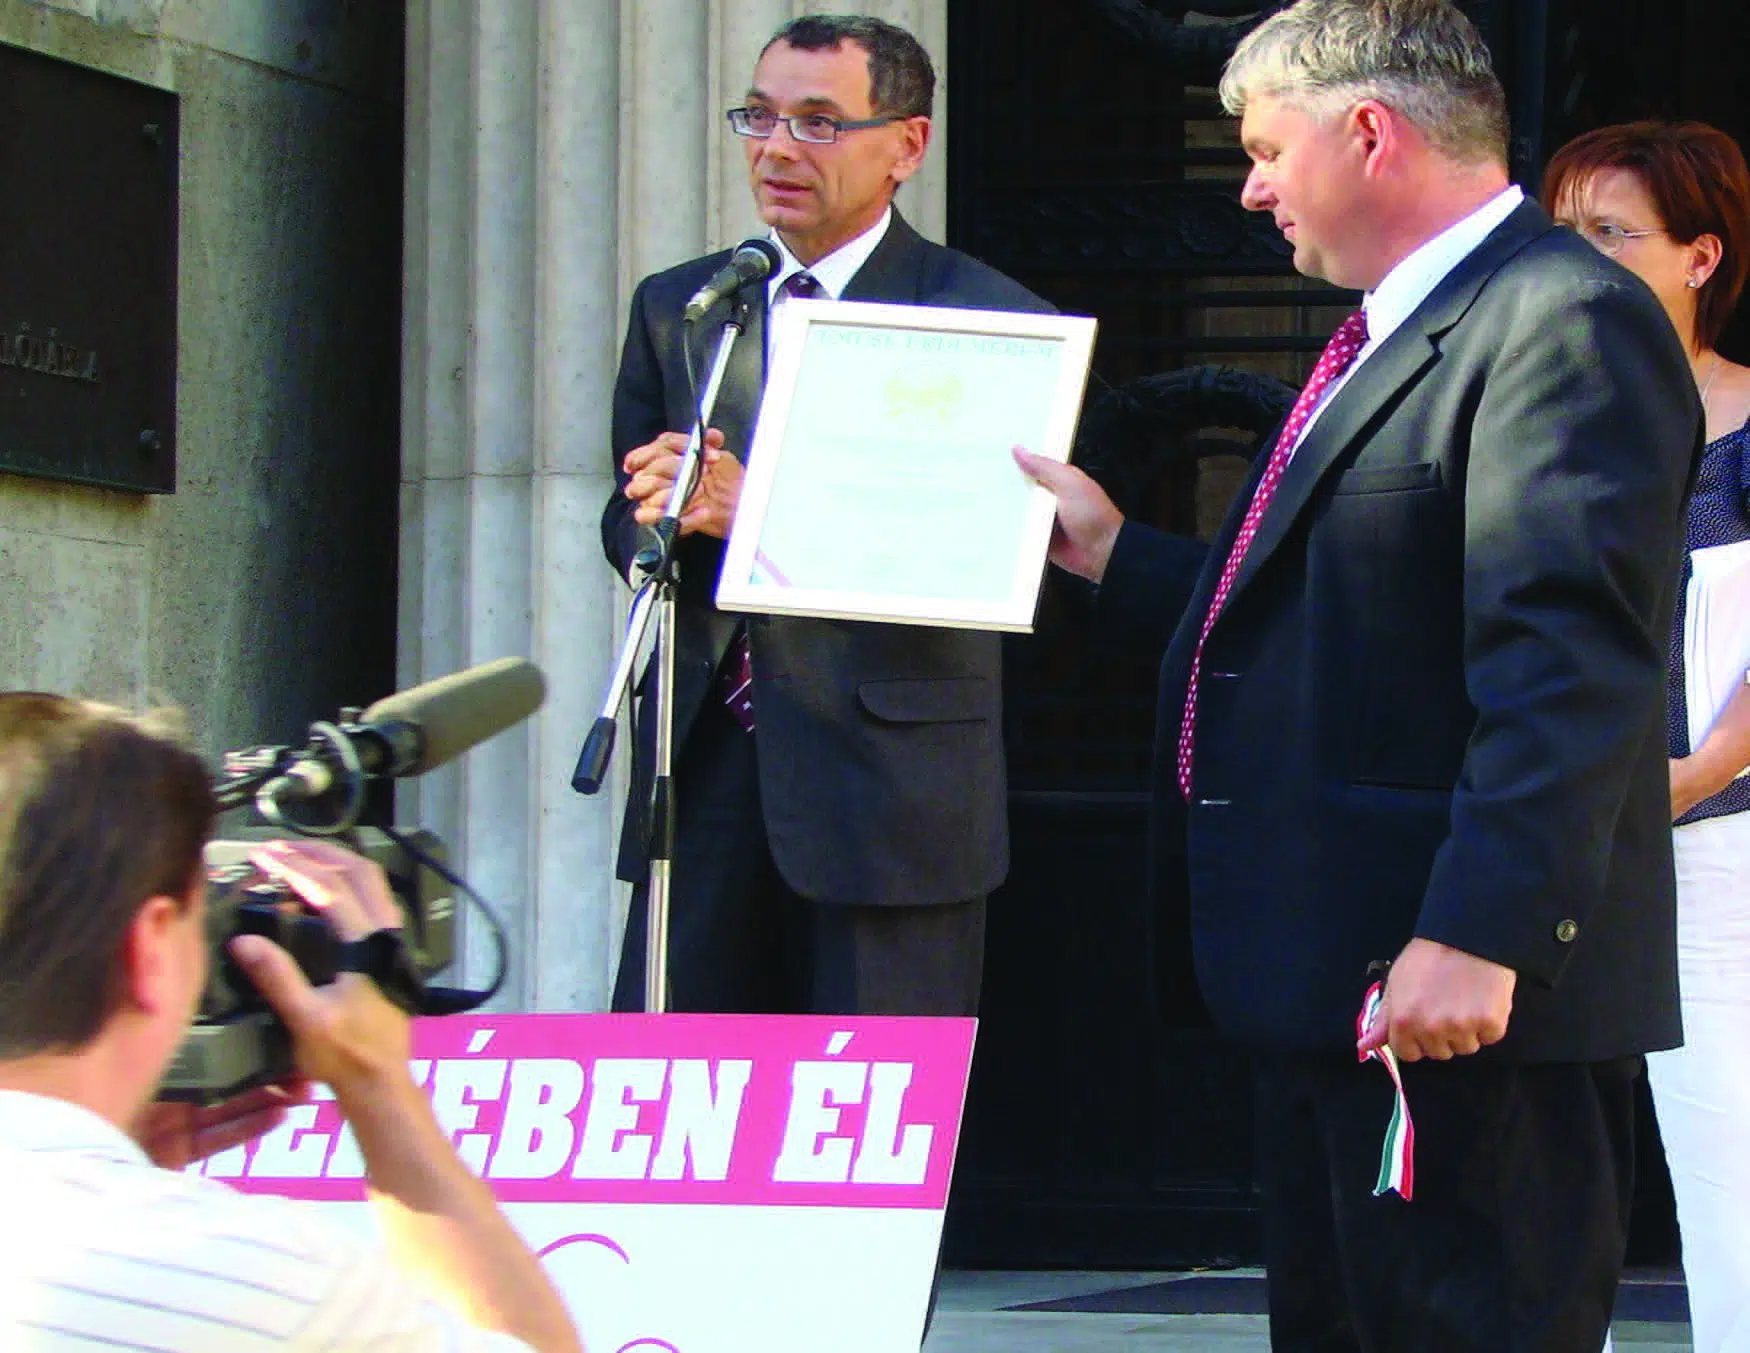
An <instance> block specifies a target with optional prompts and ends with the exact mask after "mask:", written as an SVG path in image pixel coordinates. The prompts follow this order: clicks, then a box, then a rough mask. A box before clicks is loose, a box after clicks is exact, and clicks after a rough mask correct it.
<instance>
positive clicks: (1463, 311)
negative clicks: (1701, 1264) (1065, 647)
mask: <svg viewBox="0 0 1750 1353" xmlns="http://www.w3.org/2000/svg"><path fill="white" fill-rule="evenodd" d="M1700 445H1701V425H1700V409H1699V403H1698V401H1697V399H1696V395H1695V387H1694V381H1693V379H1692V378H1691V376H1690V373H1689V366H1688V363H1687V361H1686V360H1685V358H1684V354H1683V352H1682V351H1681V348H1680V345H1679V344H1678V342H1677V340H1676V338H1675V337H1674V335H1673V331H1672V327H1671V324H1670V322H1669V321H1668V320H1667V319H1666V317H1665V315H1664V314H1663V312H1662V311H1661V310H1660V309H1659V306H1658V304H1657V302H1656V301H1655V300H1654V299H1653V297H1652V295H1651V293H1650V292H1648V291H1647V289H1646V288H1645V287H1643V286H1642V285H1641V284H1640V283H1639V282H1638V281H1636V280H1635V279H1634V278H1633V277H1632V276H1630V275H1629V274H1628V273H1627V272H1626V271H1624V270H1623V269H1621V268H1619V267H1617V266H1616V265H1615V264H1614V263H1611V262H1609V261H1608V260H1606V259H1604V258H1602V257H1601V256H1600V255H1598V254H1597V253H1596V252H1595V251H1594V250H1593V249H1592V248H1591V247H1590V246H1588V245H1586V244H1585V243H1583V242H1581V241H1580V240H1579V239H1578V238H1577V237H1575V236H1574V235H1573V234H1571V233H1570V232H1568V231H1565V230H1558V229H1557V228H1555V227H1554V226H1552V225H1551V224H1550V222H1549V219H1548V218H1547V217H1546V216H1545V215H1544V214H1543V212H1542V211H1540V210H1539V209H1538V208H1537V207H1536V206H1534V205H1532V204H1529V203H1527V204H1525V205H1524V206H1522V207H1521V208H1519V209H1518V210H1517V211H1516V212H1515V213H1514V214H1513V216H1511V217H1510V218H1509V219H1508V220H1507V221H1506V222H1505V223H1504V224H1503V225H1502V226H1501V227H1500V228H1499V229H1497V230H1496V231H1495V232H1494V233H1493V234H1492V235H1491V236H1490V237H1489V238H1488V239H1487V240H1486V241H1485V242H1484V243H1483V245H1482V246H1481V247H1480V248H1479V249H1478V250H1477V251H1476V252H1475V253H1474V254H1472V255H1471V256H1470V257H1469V258H1468V259H1467V260H1465V261H1464V262H1463V263H1462V264H1460V265H1459V267H1458V268H1457V270H1456V271H1454V272H1453V273H1452V274H1451V275H1449V276H1448V277H1447V278H1446V279H1445V280H1444V281H1443V282H1442V283H1441V284H1440V285H1439V286H1438V287H1437V289H1436V290H1435V291H1434V293H1433V294H1432V295H1431V296H1429V298H1428V299H1427V300H1426V301H1425V302H1424V303H1423V304H1422V305H1421V306H1420V308H1418V309H1417V311H1416V312H1415V314H1414V315H1412V316H1411V317H1410V319H1409V320H1408V321H1407V322H1406V323H1405V324H1404V325H1403V327H1402V328H1400V329H1399V330H1397V331H1396V332H1395V333H1394V334H1393V335H1392V336H1391V337H1390V338H1389V339H1388V340H1387V341H1386V342H1385V343H1384V344H1383V345H1382V346H1381V347H1380V348H1379V350H1378V351H1376V352H1374V353H1373V354H1371V355H1370V356H1369V358H1368V360H1367V361H1366V362H1365V363H1364V364H1363V365H1362V366H1361V367H1360V369H1359V370H1357V372H1356V373H1355V375H1354V376H1353V377H1352V378H1351V379H1350V381H1349V383H1348V384H1347V385H1346V386H1344V387H1343V388H1342V389H1341V390H1340V391H1339V392H1338V393H1337V394H1336V395H1335V396H1333V397H1332V399H1331V401H1330V403H1329V404H1328V405H1327V406H1326V407H1325V409H1324V412H1323V413H1322V414H1321V416H1320V418H1319V420H1318V422H1317V423H1315V424H1314V426H1313V428H1312V430H1311V431H1310V432H1309V433H1308V434H1307V437H1306V439H1305V441H1304V442H1303V443H1302V444H1301V446H1300V448H1299V449H1298V451H1297V452H1296V454H1295V456H1294V459H1293V460H1292V461H1291V462H1290V464H1289V467H1288V469H1287V471H1286V474H1285V476H1284V478H1283V480H1282V483H1281V485H1280V486H1279V488H1278V490H1277V493H1276V496H1275V498H1274V499H1273V501H1272V503H1271V505H1270V507H1269V509H1268V511H1267V512H1266V514H1265V516H1264V519H1263V522H1262V524H1261V526H1260V529H1259V532H1258V534H1257V536H1256V538H1255V539H1254V541H1253V544H1252V546H1251V549H1250V551H1249V552H1248V553H1247V555H1246V559H1245V562H1244V564H1243V565H1242V567H1241V570H1240V572H1239V575H1238V577H1237V579H1236V581H1235V584H1234V587H1233V590H1232V592H1231V594H1230V596H1229V598H1228V601H1227V604H1226V606H1225V608H1224V610H1223V612H1222V614H1221V616H1220V617H1219V619H1218V620H1217V622H1216V624H1215V626H1214V628H1213V629H1212V631H1211V632H1210V635H1209V638H1208V640H1207V642H1206V645H1205V648H1204V653H1203V668H1202V671H1203V675H1202V678H1201V682H1200V687H1199V695H1198V701H1199V707H1198V713H1197V728H1196V750H1195V762H1194V765H1195V782H1194V784H1193V786H1192V803H1191V804H1190V805H1189V806H1187V805H1186V804H1185V803H1184V801H1183V800H1182V799H1181V797H1180V794H1179V790H1178V786H1177V783H1176V780H1175V762H1174V748H1175V744H1176V739H1177V735H1178V730H1179V723H1180V717H1181V713H1182V710H1183V708H1184V699H1185V686H1186V681H1187V678H1188V673H1189V669H1190V663H1191V656H1192V652H1193V650H1194V648H1195V645H1196V640H1197V634H1198V629H1199V627H1200V625H1201V623H1202V620H1203V616H1204V614H1205V612H1206V611H1207V609H1208V605H1209V598H1210V595H1211V593H1212V592H1213V590H1214V586H1215V580H1216V576H1217V574H1218V573H1219V570H1220V567H1221V564H1222V562H1223V561H1224V560H1225V559H1226V557H1227V553H1228V548H1229V546H1230V544H1231V542H1232V540H1233V537H1234V535H1235V533H1236V530H1237V527H1238V524H1239V518H1240V516H1241V515H1242V513H1243V511H1244V506H1245V502H1246V501H1247V500H1249V498H1250V496H1251V495H1250V489H1249V488H1248V489H1247V490H1246V491H1244V492H1242V494H1241V495H1240V499H1239V501H1237V502H1236V504H1235V507H1234V510H1233V511H1232V512H1231V513H1230V514H1229V518H1228V520H1227V522H1226V524H1225V526H1224V528H1223V529H1222V531H1221V532H1220V534H1219V535H1218V536H1217V538H1216V540H1215V542H1214V543H1213V544H1212V545H1211V546H1209V547H1207V548H1205V547H1203V546H1201V545H1198V544H1197V543H1196V542H1188V541H1183V540H1175V539H1173V538H1171V537H1167V536H1165V535H1162V534H1160V533H1158V532H1154V531H1151V530H1150V529H1149V528H1147V527H1141V526H1136V525H1127V526H1126V527H1125V528H1124V531H1123V532H1122V534H1121V536H1120V539H1119V542H1118V545H1117V547H1116V549H1115V551H1114V554H1113V558H1112V561H1111V567H1110V569H1109V571H1108V573H1107V575H1106V578H1105V580H1104V583H1103V586H1102V588H1101V606H1102V608H1103V610H1104V612H1105V613H1106V614H1107V616H1108V617H1110V618H1113V619H1118V620H1121V621H1122V622H1123V623H1126V624H1129V625H1131V626H1133V627H1135V628H1136V629H1137V631H1138V632H1139V633H1141V634H1143V635H1144V636H1145V637H1151V638H1152V639H1153V640H1154V641H1155V642H1157V643H1161V644H1165V645H1166V652H1165V657H1164V659H1163V662H1162V666H1161V678H1160V704H1159V711H1158V719H1159V722H1158V727H1157V739H1158V740H1157V745H1156V782H1155V786H1154V799H1155V818H1154V824H1153V827H1154V842H1155V850H1156V854H1155V867H1156V868H1157V870H1158V871H1159V877H1158V879H1157V886H1159V887H1160V888H1161V890H1162V895H1163V896H1183V895H1184V894H1185V893H1186V891H1187V885H1188V892H1189V897H1190V906H1191V918H1190V921H1191V932H1192V947H1193V953H1194V956H1195V959H1196V964H1197V971H1198V979H1199V984H1200V986H1201V987H1202V989H1203V992H1204V995H1205V997H1206V999H1207V1000H1208V1002H1209V1005H1210V1007H1211V1009H1212V1010H1213V1012H1214V1013H1215V1015H1216V1017H1217V1020H1218V1022H1219V1023H1220V1024H1222V1025H1223V1026H1224V1027H1225V1028H1227V1029H1228V1030H1230V1031H1231V1032H1233V1033H1236V1034H1238V1035H1241V1036H1242V1037H1246V1038H1249V1039H1256V1040H1264V1041H1268V1042H1270V1043H1273V1044H1278V1045H1282V1044H1286V1045H1290V1046H1323V1047H1353V1045H1354V1038H1355V1017H1356V1014H1357V1012H1358V1010H1359V1008H1360V1005H1361V1000H1362V996H1363V994H1364V992H1365V989H1366V987H1367V985H1368V981H1369V979H1368V965H1369V963H1370V962H1371V961H1373V960H1377V959H1387V958H1391V957H1393V956H1394V955H1395V954H1396V953H1397V952H1398V950H1399V949H1401V948H1402V947H1403V945H1404V944H1405V943H1406V942H1407V941H1408V940H1409V939H1410V938H1411V937H1412V936H1425V937H1427V938H1429V939H1433V940H1438V941H1441V942H1442V943H1445V944H1449V945H1453V946H1455V947H1457V948H1459V949H1463V950H1466V951H1468V952H1470V953H1473V954H1478V955H1481V956H1483V957H1484V958H1488V959H1492V960H1494V961H1496V962H1499V963H1503V964H1506V965H1508V966H1509V967H1512V968H1514V969H1515V970H1517V972H1518V973H1519V977H1520V980H1519V984H1518V989H1517V994H1516V996H1515V999H1514V1011H1513V1017H1512V1021H1511V1024H1510V1028H1509V1032H1508V1035H1507V1038H1506V1040H1505V1041H1504V1042H1503V1043H1502V1044H1501V1045H1500V1047H1499V1050H1498V1051H1497V1052H1496V1053H1495V1054H1493V1055H1497V1056H1507V1057H1517V1058H1520V1059H1525V1060H1597V1059H1603V1058H1607V1057H1614V1056H1621V1055H1628V1054H1632V1053H1636V1052H1642V1051H1648V1050H1653V1049H1658V1048H1664V1047H1669V1046H1672V1045H1673V1044H1675V1043H1676V1042H1677V1041H1678V1040H1679V1037H1680V1030H1679V1023H1678V1016H1677V1001H1676V995H1677V979H1676V960H1675V935H1674V913H1675V902H1674V887H1673V881H1672V866H1671V815H1670V795H1669V788H1668V773H1667V769H1666V756H1665V723H1664V719H1665V716H1664V703H1663V702H1664V689H1665V652H1666V636H1667V633H1668V630H1669V626H1670V623H1671V613H1672V605H1673V601H1674V597H1675V588H1676V583H1677V578H1678V569H1679V561H1680V549H1681V539H1682V519H1681V511H1682V503H1683V499H1684V495H1685V493H1686V490H1687V487H1688V483H1689V480H1690V477H1691V475H1692V473H1693V467H1694V465H1695V463H1696V460H1697V457H1698V455H1699V451H1700ZM1263 461H1264V457H1260V458H1259V460H1258V464H1257V466H1255V467H1254V479H1255V477H1256V473H1257V472H1258V470H1260V469H1261V468H1262V465H1263ZM1187 597H1188V599H1189V604H1188V606H1186V608H1185V609H1184V611H1183V618H1182V619H1181V618H1180V614H1181V613H1180V611H1179V610H1178V604H1179V603H1181V602H1183V601H1184V600H1185V599H1186V598H1187ZM1175 626H1176V629H1175ZM1169 636H1170V641H1169ZM1175 875H1177V877H1175Z"/></svg>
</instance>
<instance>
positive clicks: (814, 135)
mask: <svg viewBox="0 0 1750 1353" xmlns="http://www.w3.org/2000/svg"><path fill="white" fill-rule="evenodd" d="M904 121H905V118H904V117H903V116H902V115H900V114H895V115H893V116H892V117H866V118H863V119H861V120H860V121H856V122H847V121H845V120H844V119H843V118H837V117H833V116H831V115H830V114H827V113H797V114H795V115H794V116H791V117H785V116H783V115H782V114H780V113H774V112H773V111H772V110H771V109H770V108H731V109H730V110H729V128H730V130H731V131H733V132H734V133H735V134H736V135H737V136H751V137H754V138H755V139H757V140H760V141H764V140H765V139H766V138H767V137H768V136H770V135H771V134H772V133H773V132H775V131H777V130H778V124H779V123H780V122H787V123H789V124H790V135H791V136H793V137H795V138H796V140H798V141H806V142H808V143H809V144H810V145H816V146H825V145H831V144H832V143H833V142H834V141H836V140H838V139H839V133H840V132H860V131H862V130H863V129H864V128H866V127H885V126H886V125H887V124H888V123H889V122H904Z"/></svg>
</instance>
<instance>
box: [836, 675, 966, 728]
mask: <svg viewBox="0 0 1750 1353" xmlns="http://www.w3.org/2000/svg"><path fill="white" fill-rule="evenodd" d="M857 700H858V701H859V703H861V704H862V706H863V708H864V709H866V710H868V711H869V713H871V714H873V715H874V716H875V717H876V718H877V719H882V720H885V721H886V722H888V723H953V722H956V721H958V720H965V719H985V718H989V717H990V715H991V713H992V712H993V711H992V709H991V704H992V699H991V689H990V682H988V681H987V680H985V678H983V677H897V678H893V679H891V680H886V681H865V682H862V683H860V684H859V685H858V687H857Z"/></svg>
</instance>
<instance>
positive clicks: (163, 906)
mask: <svg viewBox="0 0 1750 1353" xmlns="http://www.w3.org/2000/svg"><path fill="white" fill-rule="evenodd" d="M183 915H184V903H183V902H182V901H181V900H179V899H177V898H174V897H169V896H163V895H160V896H158V897H149V898H147V899H146V900H145V901H144V902H142V903H141V904H140V908H139V910H138V911H136V912H135V913H134V919H133V921H132V922H131V923H130V924H129V926H128V929H127V934H126V935H124V936H123V937H122V954H121V958H122V963H121V966H122V979H123V984H122V990H121V992H120V993H119V994H120V999H121V1001H122V1003H123V1004H124V1005H126V1006H128V1007H129V1008H131V1009H133V1010H136V1011H138V1012H139V1013H141V1014H146V1015H157V1014H163V1013H164V1012H165V1011H167V1010H169V1009H171V1008H173V1007H174V1006H175V1004H176V1002H177V1000H178V999H179V996H180V993H179V988H178V986H177V976H178V974H179V973H180V971H181V955H180V954H179V952H178V945H177V923H178V922H179V921H181V920H182V919H183Z"/></svg>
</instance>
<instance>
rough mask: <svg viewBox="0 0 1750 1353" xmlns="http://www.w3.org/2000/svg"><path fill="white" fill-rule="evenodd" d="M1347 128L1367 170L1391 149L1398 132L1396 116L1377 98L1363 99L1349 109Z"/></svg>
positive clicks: (1374, 165)
mask: <svg viewBox="0 0 1750 1353" xmlns="http://www.w3.org/2000/svg"><path fill="white" fill-rule="evenodd" d="M1347 130H1348V132H1349V133H1350V135H1351V137H1352V138H1353V139H1354V141H1355V144H1356V147H1357V148H1358V149H1359V150H1360V152H1361V156H1362V159H1363V160H1364V161H1365V162H1366V164H1367V167H1368V168H1369V170H1372V169H1374V168H1375V167H1376V166H1377V165H1378V164H1379V162H1380V156H1381V155H1382V154H1384V153H1387V152H1389V151H1390V150H1392V149H1393V147H1394V146H1395V145H1396V143H1397V140H1398V134H1399V129H1398V124H1397V118H1396V117H1395V115H1394V114H1393V113H1392V111H1391V109H1389V108H1387V107H1386V106H1385V105H1384V104H1383V103H1380V102H1379V101H1378V100H1377V99H1363V100H1361V102H1360V103H1358V104H1356V105H1355V106H1354V107H1353V108H1351V109H1350V110H1349V113H1348V126H1347Z"/></svg>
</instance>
